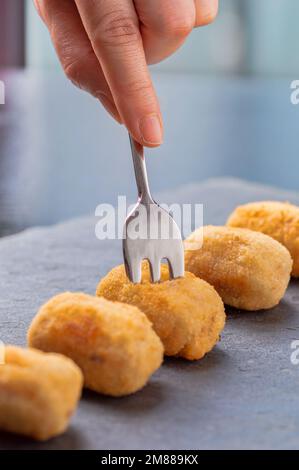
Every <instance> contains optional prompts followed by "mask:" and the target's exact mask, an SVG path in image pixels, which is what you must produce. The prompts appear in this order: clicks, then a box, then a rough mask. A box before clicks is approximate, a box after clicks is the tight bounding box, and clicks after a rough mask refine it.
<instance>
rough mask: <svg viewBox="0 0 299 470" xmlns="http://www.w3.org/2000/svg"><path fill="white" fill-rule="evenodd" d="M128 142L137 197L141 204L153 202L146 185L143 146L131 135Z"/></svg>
mask: <svg viewBox="0 0 299 470" xmlns="http://www.w3.org/2000/svg"><path fill="white" fill-rule="evenodd" d="M129 137H130V144H131V151H132V158H133V164H134V172H135V179H136V183H137V189H138V197H139V200H140V202H142V203H143V204H151V203H153V198H152V196H151V192H150V189H149V185H148V178H147V171H146V165H145V158H144V151H143V146H142V145H141V144H139V143H138V142H136V140H134V139H133V137H132V136H131V135H129Z"/></svg>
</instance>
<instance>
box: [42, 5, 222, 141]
mask: <svg viewBox="0 0 299 470" xmlns="http://www.w3.org/2000/svg"><path fill="white" fill-rule="evenodd" d="M34 3H35V5H36V8H37V10H38V12H39V14H40V16H41V18H42V19H43V20H44V22H45V23H46V25H47V27H48V29H49V31H50V34H51V38H52V41H53V44H54V46H55V49H56V52H57V54H58V57H59V60H60V62H61V64H62V67H63V69H64V72H65V74H66V75H67V77H68V78H69V79H70V80H71V81H72V82H73V83H74V84H75V85H77V86H78V87H80V88H82V89H84V90H86V91H88V92H89V93H91V94H92V95H94V96H95V97H96V98H98V99H99V100H100V101H101V102H102V104H103V105H104V106H105V108H106V109H107V111H109V113H110V114H112V116H113V117H114V118H115V119H116V120H117V121H118V122H120V123H124V124H125V125H126V126H127V128H128V130H129V132H130V133H131V134H132V136H133V137H134V138H135V139H136V140H137V141H138V142H140V143H141V144H142V145H146V146H149V147H155V146H157V145H160V144H161V143H162V140H163V124H162V118H161V112H160V108H159V102H158V99H157V96H156V94H155V91H154V87H153V84H152V81H151V77H150V74H149V70H148V66H147V64H153V63H157V62H159V61H161V60H163V59H165V58H166V57H168V56H169V55H171V54H172V53H173V52H174V51H176V50H177V49H178V48H179V47H180V46H181V45H182V44H183V42H184V41H185V39H186V38H187V36H188V35H189V34H190V32H191V31H192V29H193V28H194V27H196V26H203V25H206V24H208V23H210V22H212V21H213V20H214V19H215V17H216V15H217V10H218V0H34Z"/></svg>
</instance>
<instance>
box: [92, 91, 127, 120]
mask: <svg viewBox="0 0 299 470" xmlns="http://www.w3.org/2000/svg"><path fill="white" fill-rule="evenodd" d="M97 96H98V98H99V100H100V102H101V103H102V105H103V106H104V108H105V109H106V110H107V111H108V113H109V114H111V116H112V117H113V118H114V119H115V120H116V121H117V122H118V123H119V124H122V120H121V117H120V115H119V113H118V111H117V109H116V107H115V105H114V103H112V101H111V100H110V98H108V96H107V95H105V94H104V93H98V95H97Z"/></svg>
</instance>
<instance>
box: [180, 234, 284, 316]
mask: <svg viewBox="0 0 299 470" xmlns="http://www.w3.org/2000/svg"><path fill="white" fill-rule="evenodd" d="M198 231H203V233H201V234H200V233H198ZM198 231H195V232H193V233H192V234H191V235H190V236H189V237H188V238H187V240H186V241H185V248H186V250H185V264H186V269H187V270H188V271H191V272H193V273H194V274H195V275H196V276H198V277H200V278H201V279H205V280H206V281H207V282H209V283H210V284H212V285H213V286H214V287H215V289H216V290H217V292H218V293H219V295H220V296H221V298H222V300H223V302H224V303H225V304H228V305H231V306H233V307H236V308H240V309H244V310H260V309H267V308H271V307H274V306H275V305H277V304H278V303H279V301H280V300H281V298H282V297H283V295H284V293H285V291H286V288H287V286H288V283H289V279H290V273H291V269H292V259H291V256H290V254H289V252H288V251H287V249H286V248H285V247H284V246H282V245H281V244H280V243H279V242H277V241H276V240H274V239H273V238H270V237H268V236H267V235H264V234H263V233H259V232H254V231H252V230H247V229H243V228H230V227H216V226H206V227H203V228H200V229H198ZM202 235H203V244H202V246H201V244H200V245H199V246H197V243H198V242H197V240H200V239H201V236H202Z"/></svg>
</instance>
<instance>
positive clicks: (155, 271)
mask: <svg viewBox="0 0 299 470" xmlns="http://www.w3.org/2000/svg"><path fill="white" fill-rule="evenodd" d="M148 263H149V267H150V272H151V278H152V282H158V281H160V277H161V260H160V259H158V258H153V259H149V260H148Z"/></svg>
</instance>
